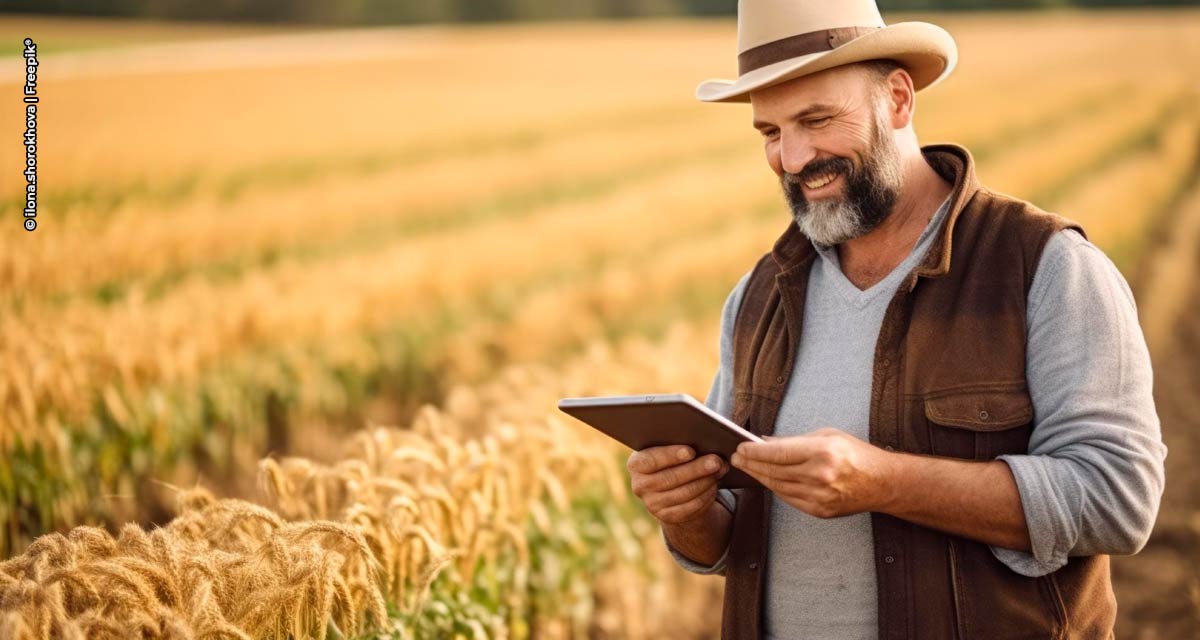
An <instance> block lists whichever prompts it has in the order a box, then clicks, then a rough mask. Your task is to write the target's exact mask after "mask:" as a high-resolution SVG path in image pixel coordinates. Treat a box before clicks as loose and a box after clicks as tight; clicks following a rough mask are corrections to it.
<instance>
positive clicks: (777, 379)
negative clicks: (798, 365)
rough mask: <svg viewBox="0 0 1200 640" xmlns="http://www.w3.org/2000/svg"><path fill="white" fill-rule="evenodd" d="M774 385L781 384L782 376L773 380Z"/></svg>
mask: <svg viewBox="0 0 1200 640" xmlns="http://www.w3.org/2000/svg"><path fill="white" fill-rule="evenodd" d="M775 384H783V376H779V377H777V378H775Z"/></svg>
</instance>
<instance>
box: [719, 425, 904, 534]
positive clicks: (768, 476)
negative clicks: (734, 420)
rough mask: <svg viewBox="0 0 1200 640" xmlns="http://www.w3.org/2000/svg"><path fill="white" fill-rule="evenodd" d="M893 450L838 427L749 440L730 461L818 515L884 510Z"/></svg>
mask: <svg viewBox="0 0 1200 640" xmlns="http://www.w3.org/2000/svg"><path fill="white" fill-rule="evenodd" d="M891 456H892V454H890V453H889V452H887V451H884V450H883V449H880V448H879V447H876V446H874V445H872V444H869V443H866V442H863V441H862V440H859V439H858V438H855V437H854V436H852V435H850V434H848V433H845V432H844V431H839V430H837V429H832V428H825V429H818V430H817V431H813V432H812V433H808V434H805V435H802V436H789V437H783V438H775V437H771V436H767V441H766V442H763V443H758V442H743V443H741V444H740V445H738V448H737V452H736V453H734V454H733V457H732V458H731V460H730V462H731V463H732V464H733V466H734V467H737V468H738V469H741V470H742V471H745V472H746V473H748V474H750V475H751V476H753V477H754V478H755V479H757V480H758V481H759V482H761V483H762V485H763V486H764V487H766V488H767V489H770V490H771V492H772V493H774V494H775V495H777V496H779V497H780V498H781V499H782V500H783V501H784V502H787V503H788V504H790V505H792V506H793V507H795V508H797V509H799V510H801V511H803V512H805V513H808V514H810V515H813V516H816V517H818V518H834V517H838V516H846V515H851V514H854V513H861V512H863V511H881V510H883V509H882V508H883V506H884V505H885V504H886V503H887V502H888V500H889V489H890V485H891V483H890V482H889V475H890V472H891V469H890V465H889V462H890V458H891Z"/></svg>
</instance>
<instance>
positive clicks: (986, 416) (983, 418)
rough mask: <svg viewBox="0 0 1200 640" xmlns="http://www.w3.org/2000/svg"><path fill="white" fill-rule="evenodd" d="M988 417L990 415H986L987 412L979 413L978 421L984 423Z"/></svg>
mask: <svg viewBox="0 0 1200 640" xmlns="http://www.w3.org/2000/svg"><path fill="white" fill-rule="evenodd" d="M990 417H991V416H990V415H988V412H987V411H980V412H979V419H980V420H985V421H986V420H987V419H988V418H990Z"/></svg>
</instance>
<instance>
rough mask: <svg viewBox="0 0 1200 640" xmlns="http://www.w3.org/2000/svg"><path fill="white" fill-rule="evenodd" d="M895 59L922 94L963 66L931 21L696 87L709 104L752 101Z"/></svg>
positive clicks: (896, 27) (951, 40)
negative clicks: (840, 70)
mask: <svg viewBox="0 0 1200 640" xmlns="http://www.w3.org/2000/svg"><path fill="white" fill-rule="evenodd" d="M878 59H890V60H895V61H896V62H898V63H900V64H901V65H903V66H904V68H905V70H907V71H908V74H909V75H910V76H912V80H913V88H914V89H916V90H917V91H920V90H921V89H925V88H927V87H932V86H933V85H935V84H937V83H938V82H941V81H942V80H943V79H944V78H945V77H946V76H947V75H949V74H950V72H951V71H953V70H954V65H955V64H956V63H957V62H958V47H957V46H955V44H954V38H952V37H951V36H950V34H949V33H948V32H946V30H945V29H943V28H941V27H939V26H937V25H935V24H930V23H928V22H897V23H896V24H892V25H888V26H886V27H883V28H882V29H879V30H878V31H874V32H872V33H868V34H867V35H864V36H859V37H857V38H855V39H853V40H851V41H850V42H847V43H846V44H844V45H842V46H840V47H838V48H836V49H832V50H830V51H822V52H819V53H811V54H808V55H805V56H799V57H796V58H788V59H787V60H781V61H779V62H776V63H774V64H769V65H767V66H765V67H760V68H758V69H755V70H753V71H750V72H749V73H746V74H744V75H742V76H741V77H739V78H738V79H737V80H715V79H714V80H705V81H704V82H701V83H700V85H699V86H698V87H696V98H698V99H700V100H702V101H704V102H749V101H750V92H751V91H754V90H755V89H762V88H765V87H769V86H772V85H776V84H779V83H782V82H787V81H788V80H793V79H795V78H799V77H801V76H806V75H809V74H812V73H816V72H818V71H824V70H826V69H832V68H833V67H838V66H841V65H844V64H851V63H854V62H864V61H866V60H878Z"/></svg>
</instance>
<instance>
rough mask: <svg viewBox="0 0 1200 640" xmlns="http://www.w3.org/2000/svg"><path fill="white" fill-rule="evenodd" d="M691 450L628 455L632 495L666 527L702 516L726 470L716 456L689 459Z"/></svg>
mask: <svg viewBox="0 0 1200 640" xmlns="http://www.w3.org/2000/svg"><path fill="white" fill-rule="evenodd" d="M694 456H695V452H694V451H692V448H691V447H688V446H683V445H668V446H663V447H649V448H647V449H642V450H641V451H635V452H633V453H632V454H630V456H629V461H628V463H627V464H626V466H627V467H628V468H629V476H630V484H631V485H632V488H633V495H635V496H637V497H638V498H640V499H641V501H642V502H643V503H644V504H645V505H646V509H647V510H648V511H649V512H650V515H652V516H654V517H655V518H657V519H658V520H659V521H660V522H663V523H666V524H682V523H685V522H690V521H693V520H697V519H698V518H700V517H702V516H704V515H705V513H707V512H708V510H709V508H710V507H711V506H712V504H713V502H714V501H715V500H716V499H717V480H718V479H720V478H721V477H722V476H724V475H725V474H726V473H727V472H728V471H729V465H728V464H726V463H725V461H724V460H721V458H720V456H717V455H707V456H701V457H699V458H695V459H693V458H694Z"/></svg>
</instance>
